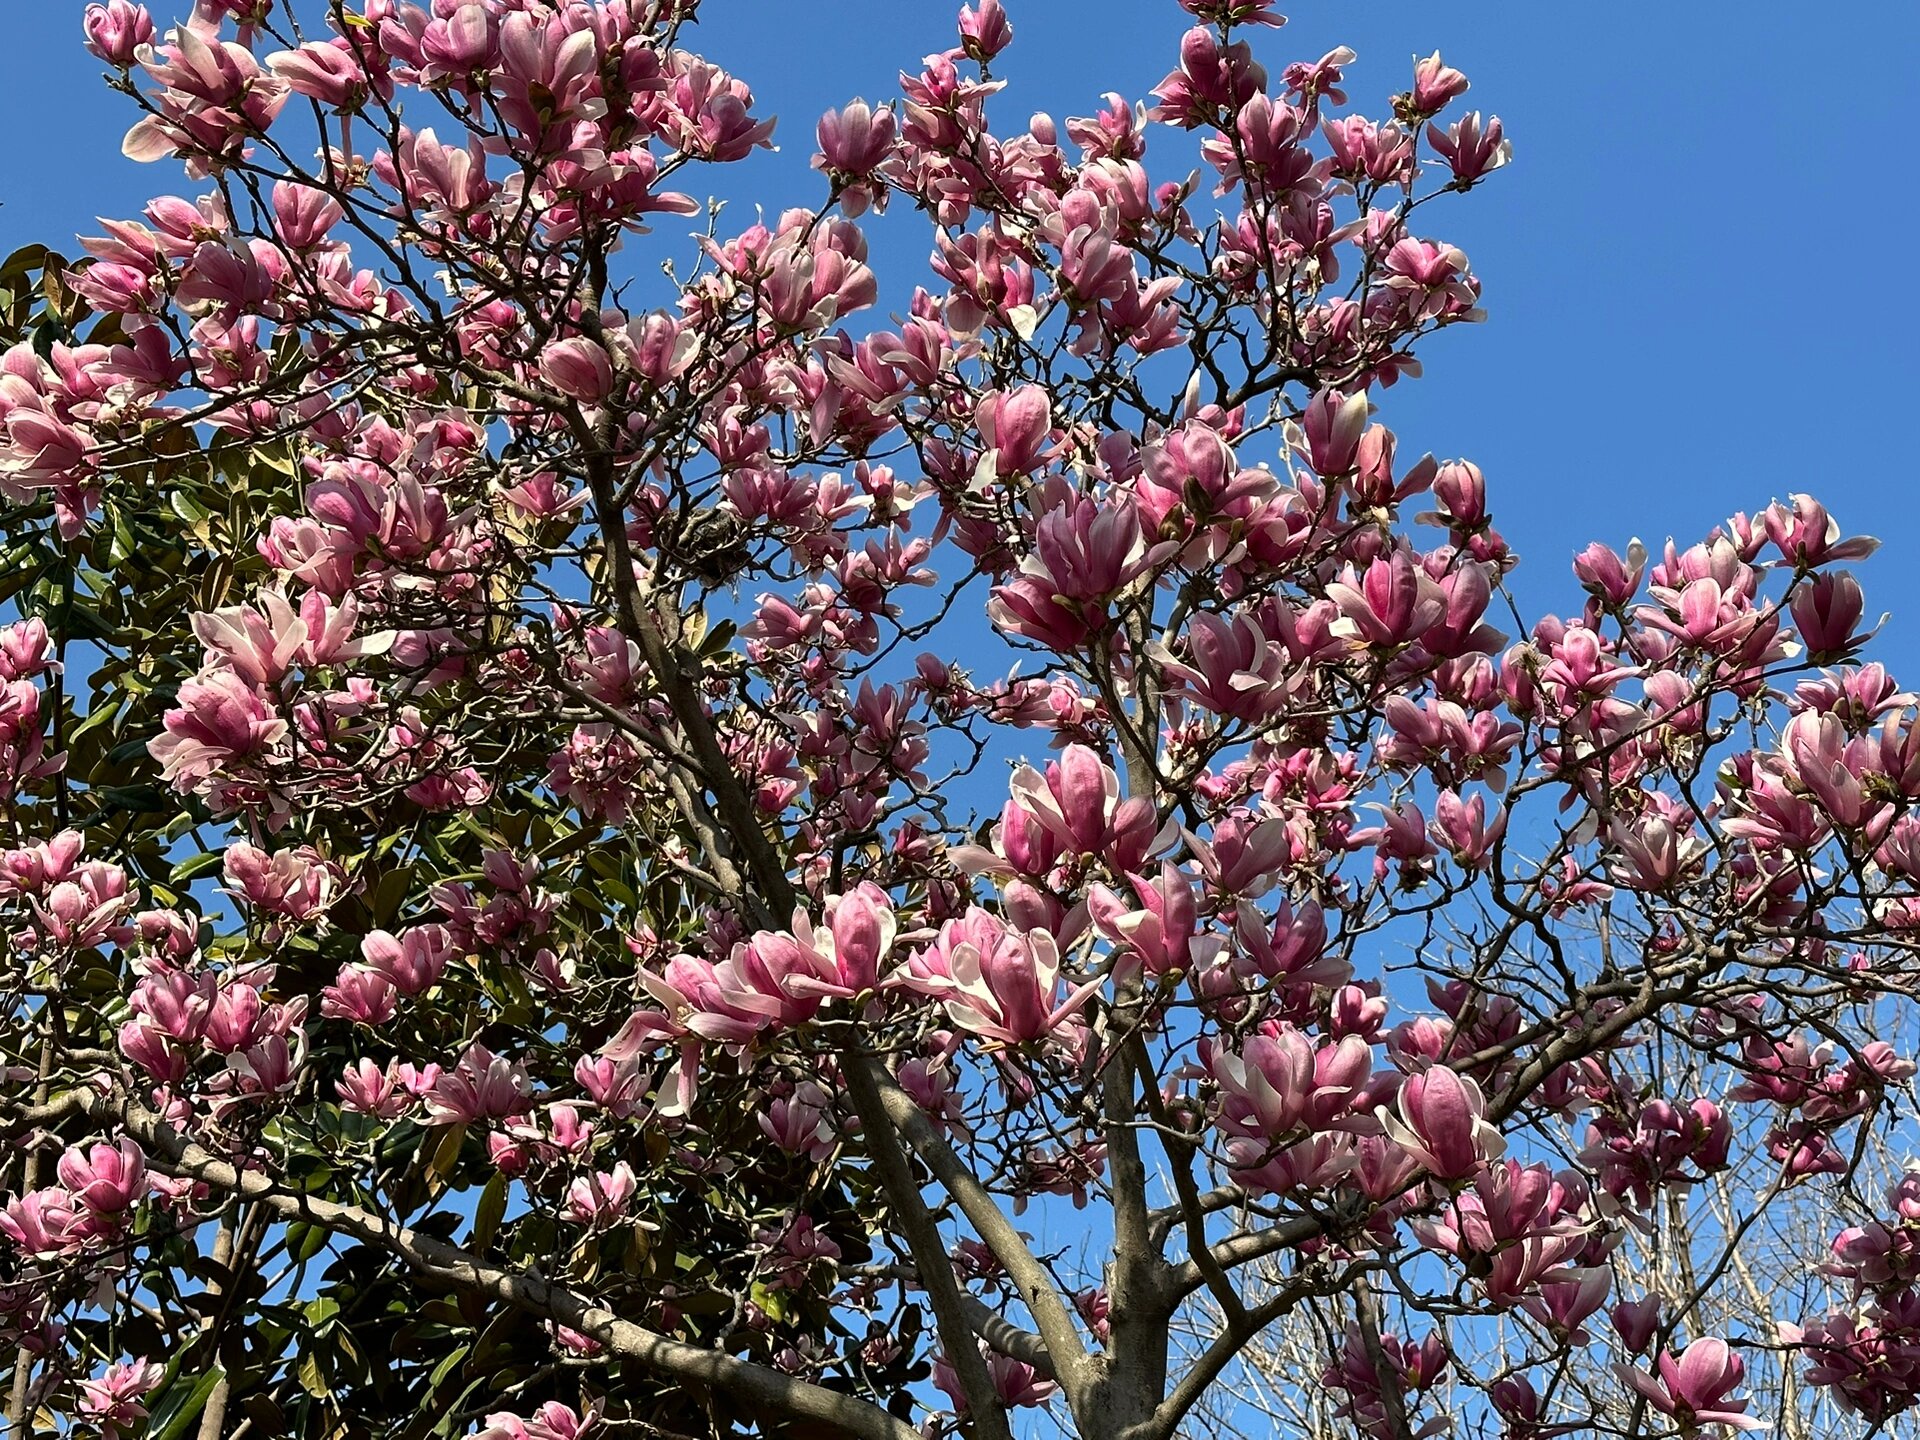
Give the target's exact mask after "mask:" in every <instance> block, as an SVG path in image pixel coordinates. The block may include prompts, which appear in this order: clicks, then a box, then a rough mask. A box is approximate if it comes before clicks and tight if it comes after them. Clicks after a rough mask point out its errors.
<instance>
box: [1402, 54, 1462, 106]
mask: <svg viewBox="0 0 1920 1440" xmlns="http://www.w3.org/2000/svg"><path fill="white" fill-rule="evenodd" d="M1469 88H1470V87H1469V83H1468V81H1467V77H1466V76H1465V75H1462V74H1461V73H1460V72H1459V71H1458V70H1455V69H1453V68H1452V67H1451V66H1449V65H1447V64H1445V63H1443V62H1442V61H1441V59H1440V52H1439V51H1438V50H1436V51H1434V52H1433V54H1431V55H1429V56H1427V58H1426V59H1424V60H1418V61H1415V62H1414V66H1413V91H1412V93H1411V94H1410V95H1409V96H1408V102H1409V103H1408V108H1409V109H1410V110H1411V111H1412V113H1413V114H1414V115H1416V116H1422V117H1424V116H1428V115H1437V114H1438V113H1439V112H1440V111H1442V110H1444V109H1445V108H1446V106H1447V102H1448V101H1449V100H1452V99H1454V98H1455V97H1456V96H1460V95H1464V94H1466V93H1467V90H1468V89H1469Z"/></svg>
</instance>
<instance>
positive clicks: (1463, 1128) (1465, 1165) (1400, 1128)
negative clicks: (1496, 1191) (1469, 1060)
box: [1376, 1065, 1507, 1180]
mask: <svg viewBox="0 0 1920 1440" xmlns="http://www.w3.org/2000/svg"><path fill="white" fill-rule="evenodd" d="M1486 1110H1487V1102H1486V1099H1485V1097H1484V1096H1482V1095H1481V1093H1480V1087H1479V1086H1478V1085H1476V1084H1475V1083H1474V1082H1473V1081H1472V1080H1470V1079H1468V1078H1467V1077H1466V1076H1464V1075H1457V1074H1455V1073H1454V1072H1453V1071H1452V1070H1450V1069H1448V1068H1447V1067H1446V1066H1445V1065H1435V1066H1434V1067H1433V1068H1432V1069H1430V1070H1426V1071H1423V1072H1421V1073H1420V1074H1418V1075H1409V1076H1408V1077H1407V1079H1406V1081H1405V1082H1404V1083H1403V1084H1402V1085H1401V1087H1400V1097H1399V1100H1398V1101H1397V1103H1396V1105H1395V1108H1394V1109H1393V1110H1388V1109H1387V1108H1386V1107H1384V1106H1382V1107H1381V1108H1380V1109H1379V1110H1378V1111H1377V1112H1376V1113H1377V1117H1378V1119H1379V1121H1380V1124H1381V1126H1382V1127H1383V1128H1384V1129H1385V1130H1386V1133H1387V1137H1388V1138H1389V1139H1390V1140H1392V1141H1393V1142H1394V1143H1395V1144H1397V1145H1399V1146H1400V1147H1401V1148H1402V1149H1404V1150H1405V1151H1407V1153H1408V1154H1410V1155H1412V1156H1413V1157H1414V1158H1415V1159H1416V1160H1418V1161H1419V1162H1420V1164H1421V1165H1422V1166H1424V1167H1425V1168H1426V1170H1427V1172H1428V1173H1429V1174H1431V1175H1433V1176H1434V1177H1435V1178H1436V1179H1440V1180H1466V1179H1470V1178H1472V1177H1473V1176H1474V1175H1475V1174H1476V1173H1477V1172H1478V1171H1479V1170H1480V1169H1481V1167H1482V1166H1484V1165H1485V1164H1486V1163H1487V1162H1488V1161H1490V1160H1497V1159H1498V1158H1499V1157H1500V1156H1502V1155H1504V1154H1505V1153H1506V1149H1507V1142H1506V1140H1505V1139H1504V1138H1503V1137H1502V1136H1501V1134H1500V1132H1499V1131H1498V1130H1496V1129H1495V1128H1494V1127H1493V1126H1492V1125H1491V1124H1490V1123H1489V1122H1488V1121H1487V1119H1486Z"/></svg>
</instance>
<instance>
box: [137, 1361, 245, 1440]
mask: <svg viewBox="0 0 1920 1440" xmlns="http://www.w3.org/2000/svg"><path fill="white" fill-rule="evenodd" d="M225 1373H226V1372H225V1371H223V1370H221V1369H220V1367H219V1366H217V1365H212V1366H209V1367H208V1368H207V1369H206V1370H205V1371H203V1372H202V1373H201V1374H200V1375H199V1376H198V1377H197V1378H196V1379H195V1380H194V1382H193V1386H192V1388H191V1389H189V1390H187V1391H185V1392H184V1398H183V1399H182V1400H181V1402H180V1404H179V1407H178V1408H177V1409H173V1410H171V1411H169V1410H168V1408H167V1406H166V1405H165V1404H161V1405H157V1406H155V1407H154V1411H153V1419H152V1420H151V1421H150V1422H149V1423H148V1426H147V1437H148V1440H179V1437H180V1436H182V1435H184V1434H186V1432H187V1427H188V1426H190V1425H192V1424H193V1423H194V1422H195V1421H197V1420H198V1419H199V1418H200V1412H201V1411H202V1410H204V1409H206V1408H207V1399H208V1397H209V1396H211V1395H212V1394H213V1388H214V1386H216V1385H218V1384H219V1383H220V1380H221V1377H222V1376H223V1375H224V1374H225ZM178 1383H179V1382H178V1381H176V1382H175V1385H177V1384H178ZM174 1388H175V1386H174V1385H170V1386H168V1387H167V1390H168V1394H169V1396H171V1394H172V1391H173V1389H174Z"/></svg>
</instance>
